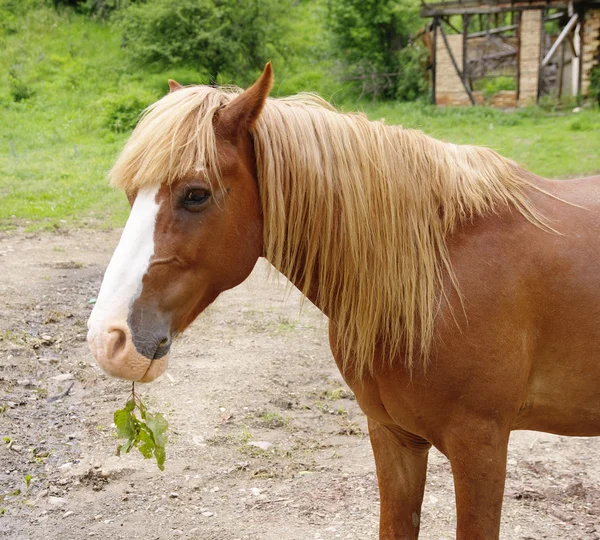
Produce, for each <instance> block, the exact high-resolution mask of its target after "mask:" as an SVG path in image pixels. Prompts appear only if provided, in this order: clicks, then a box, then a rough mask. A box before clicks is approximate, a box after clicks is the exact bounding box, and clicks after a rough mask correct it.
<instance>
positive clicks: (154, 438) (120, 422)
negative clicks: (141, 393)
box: [114, 383, 169, 471]
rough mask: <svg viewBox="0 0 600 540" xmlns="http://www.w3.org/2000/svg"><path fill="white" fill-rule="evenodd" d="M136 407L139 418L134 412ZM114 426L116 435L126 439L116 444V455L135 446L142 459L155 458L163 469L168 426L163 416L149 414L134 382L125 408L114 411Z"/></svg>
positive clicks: (126, 451) (127, 451)
mask: <svg viewBox="0 0 600 540" xmlns="http://www.w3.org/2000/svg"><path fill="white" fill-rule="evenodd" d="M136 407H137V409H138V411H139V413H140V418H138V417H137V416H136V414H135V409H136ZM114 421H115V426H116V427H117V437H118V438H119V439H127V440H126V442H124V443H123V444H120V445H119V446H117V455H120V454H121V452H125V453H129V451H130V450H131V449H132V448H137V449H138V450H139V451H140V453H141V454H142V456H144V459H151V458H152V457H154V458H155V459H156V464H157V465H158V468H159V469H160V470H161V471H164V470H165V459H166V456H167V454H166V452H165V445H166V444H167V440H168V437H167V435H166V432H167V429H168V427H169V424H168V422H167V421H166V419H165V417H164V416H163V415H162V414H160V413H156V414H151V413H149V412H148V409H147V408H146V406H145V405H144V403H143V402H142V401H141V399H140V398H139V397H138V396H136V394H135V383H132V389H131V398H130V399H129V400H128V401H127V403H126V405H125V408H124V409H120V410H118V411H115V414H114Z"/></svg>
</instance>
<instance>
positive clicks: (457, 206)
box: [88, 65, 600, 540]
mask: <svg viewBox="0 0 600 540" xmlns="http://www.w3.org/2000/svg"><path fill="white" fill-rule="evenodd" d="M272 79H273V74H272V70H271V66H270V65H267V67H266V68H265V70H264V72H263V74H262V76H261V77H260V78H259V80H258V81H257V82H256V83H255V84H254V85H253V86H252V87H250V88H249V89H248V90H246V91H245V92H240V91H236V90H223V89H218V88H211V87H205V86H192V87H186V88H182V87H180V86H179V85H178V84H177V83H174V82H170V86H171V92H170V93H169V94H168V95H167V96H165V97H164V98H163V99H161V100H160V101H158V102H157V103H155V104H154V105H152V106H151V107H150V108H149V109H148V110H147V111H146V113H145V115H144V117H143V118H142V120H141V121H140V123H139V125H138V126H137V128H136V129H135V131H134V132H133V134H132V136H131V138H130V139H129V141H128V142H127V145H126V146H125V149H124V151H123V153H122V154H121V156H120V158H119V160H118V161H117V163H116V165H115V167H114V168H113V170H112V173H111V175H112V181H113V184H115V185H117V186H119V187H122V188H124V189H125V190H126V192H127V195H128V197H129V200H130V202H131V204H132V211H131V215H130V217H129V220H128V221H127V225H126V227H125V230H124V232H123V237H122V239H121V241H120V243H119V245H118V247H117V249H116V251H115V254H114V256H113V258H112V260H111V262H110V264H109V266H108V269H107V271H106V275H105V277H104V282H103V284H102V288H101V291H100V294H99V297H98V301H97V303H96V306H95V308H94V311H93V313H92V315H91V317H90V321H89V323H88V326H89V334H88V340H89V343H90V345H91V348H92V351H93V353H94V355H95V356H96V359H97V360H98V362H99V363H100V365H101V366H102V368H103V369H104V370H105V371H106V372H107V373H109V374H110V375H113V376H116V377H121V378H123V379H129V380H136V381H151V380H153V379H155V378H156V377H158V376H159V375H160V374H161V373H163V371H164V370H165V369H166V367H167V358H168V352H169V347H170V345H171V342H172V340H173V338H174V337H175V336H176V335H177V334H179V333H181V332H182V331H183V330H184V329H185V328H186V327H187V326H188V325H189V324H190V323H191V322H192V321H193V320H194V319H195V318H196V316H197V315H198V314H199V313H200V312H202V310H204V309H205V308H206V307H207V306H208V305H209V304H210V303H211V302H212V301H213V300H215V298H216V297H217V296H218V295H219V293H221V292H222V291H224V290H225V289H229V288H231V287H234V286H235V285H237V284H239V283H241V282H242V281H243V280H244V279H245V278H246V277H247V276H248V275H249V273H250V272H251V270H252V268H253V267H254V265H255V263H256V261H257V259H258V258H259V257H261V256H263V257H266V258H267V259H268V260H269V261H270V262H271V263H272V264H273V265H274V266H275V267H276V268H277V269H278V270H280V271H281V272H282V273H283V274H285V275H286V276H287V277H288V278H289V279H290V280H291V282H292V283H293V284H295V285H296V286H297V287H298V288H299V289H300V290H301V291H302V292H303V293H304V294H305V295H306V296H307V297H308V298H309V299H310V300H311V301H312V302H313V303H314V304H315V305H316V306H318V307H319V308H320V309H321V310H322V311H323V312H324V313H325V314H326V315H327V316H328V317H329V319H330V342H331V349H332V351H333V355H334V357H335V359H336V362H337V364H338V366H339V368H340V370H341V372H342V375H343V376H344V378H345V380H346V381H347V383H348V384H349V386H350V387H351V388H352V390H353V391H354V393H355V394H356V398H357V400H358V403H359V404H360V406H361V408H362V410H363V411H364V412H365V413H366V415H367V416H368V419H369V431H370V436H371V442H372V445H373V451H374V454H375V461H376V466H377V475H378V481H379V489H380V492H381V522H380V537H381V538H385V539H392V538H394V539H397V538H403V539H404V538H417V536H418V533H419V525H420V513H421V502H422V498H423V489H424V486H425V475H426V469H427V455H428V452H429V449H430V447H431V446H432V445H434V446H435V447H436V448H438V449H439V450H440V451H441V452H442V453H444V454H445V455H446V456H447V457H448V459H449V460H450V463H451V465H452V472H453V476H454V482H455V491H456V503H457V511H458V523H457V537H458V538H461V539H469V540H474V539H486V540H489V539H493V538H498V535H499V528H500V513H501V506H502V497H503V490H504V478H505V469H506V454H507V444H508V439H509V434H510V432H511V430H514V429H531V430H541V431H548V432H551V433H557V434H563V435H575V436H591V435H599V434H600V287H599V284H600V265H599V264H598V261H599V260H600V240H599V239H600V177H596V178H589V179H587V180H572V181H568V182H558V181H551V180H545V179H542V178H539V177H537V176H534V175H532V174H530V173H528V172H526V171H525V170H523V169H522V168H520V167H519V166H517V165H516V164H515V163H513V162H511V161H509V160H506V159H504V158H502V157H500V156H499V155H498V154H496V153H495V152H493V151H491V150H488V149H485V148H477V147H470V146H456V145H453V144H448V143H443V142H440V141H437V140H434V139H431V138H430V137H428V136H426V135H424V134H423V133H421V132H418V131H413V130H408V129H403V128H401V127H399V126H385V125H383V124H382V123H378V122H369V121H367V119H366V118H365V117H364V116H362V115H346V114H341V113H338V112H336V111H335V110H333V109H332V108H331V107H330V106H329V105H327V104H326V103H325V102H323V101H321V100H319V99H318V98H315V97H314V96H297V97H294V98H287V99H270V98H268V97H267V96H268V94H269V91H270V89H271V86H272Z"/></svg>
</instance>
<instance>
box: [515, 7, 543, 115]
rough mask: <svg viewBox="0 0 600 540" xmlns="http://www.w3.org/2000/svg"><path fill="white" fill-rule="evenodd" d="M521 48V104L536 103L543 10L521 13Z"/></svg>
mask: <svg viewBox="0 0 600 540" xmlns="http://www.w3.org/2000/svg"><path fill="white" fill-rule="evenodd" d="M519 31H520V34H521V50H520V53H519V74H520V77H519V105H527V104H529V103H535V102H536V101H537V96H538V86H539V77H540V63H541V58H540V55H541V50H540V49H541V39H542V10H541V9H530V10H525V11H523V12H522V13H521V27H520V29H519Z"/></svg>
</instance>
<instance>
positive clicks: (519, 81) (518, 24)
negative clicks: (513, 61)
mask: <svg viewBox="0 0 600 540" xmlns="http://www.w3.org/2000/svg"><path fill="white" fill-rule="evenodd" d="M516 19H517V23H516V24H517V30H516V34H517V103H519V97H520V95H521V12H520V11H517V16H516Z"/></svg>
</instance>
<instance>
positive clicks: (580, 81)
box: [577, 8, 585, 105]
mask: <svg viewBox="0 0 600 540" xmlns="http://www.w3.org/2000/svg"><path fill="white" fill-rule="evenodd" d="M583 9H585V8H583ZM584 36H585V12H584V11H582V12H581V17H580V23H579V54H578V55H577V56H579V73H578V76H577V105H581V98H582V93H581V87H582V85H583V44H584V43H585V41H584V39H585V38H584Z"/></svg>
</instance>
